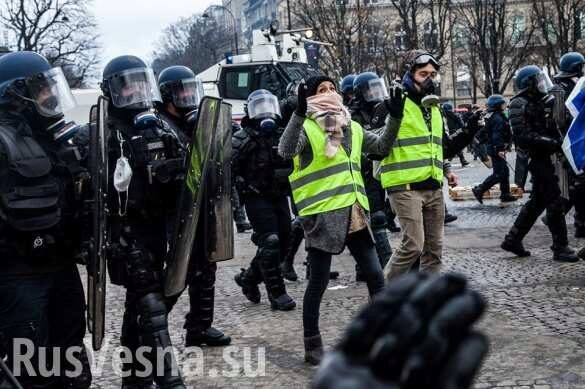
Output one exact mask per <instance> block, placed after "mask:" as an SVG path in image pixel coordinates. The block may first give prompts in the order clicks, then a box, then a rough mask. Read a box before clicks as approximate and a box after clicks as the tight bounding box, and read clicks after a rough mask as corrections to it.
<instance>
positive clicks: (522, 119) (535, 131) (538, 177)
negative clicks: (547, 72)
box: [503, 91, 574, 260]
mask: <svg viewBox="0 0 585 389" xmlns="http://www.w3.org/2000/svg"><path fill="white" fill-rule="evenodd" d="M509 112H510V125H511V127H512V131H513V132H514V137H515V138H516V142H517V144H518V146H519V147H520V148H522V149H523V150H526V151H527V152H528V154H529V156H530V162H529V164H528V170H529V171H530V173H531V174H532V183H533V185H532V193H531V194H530V199H529V200H528V202H526V204H525V205H524V206H523V207H522V210H521V211H520V214H519V215H518V217H517V218H516V221H515V222H514V226H513V227H512V228H511V230H510V232H509V233H508V234H507V235H506V238H505V241H504V244H503V247H504V246H506V247H512V248H513V247H516V248H520V250H516V251H518V253H519V254H521V255H529V253H528V252H523V251H525V250H524V249H523V247H519V246H520V245H521V241H522V239H523V238H524V237H525V236H526V234H528V232H529V231H530V229H531V228H532V226H533V225H534V223H535V222H536V220H537V218H538V216H539V215H540V214H541V213H542V212H543V211H544V210H545V209H546V211H547V215H548V227H549V230H550V232H551V235H552V238H553V246H552V249H553V251H554V253H555V259H556V260H564V255H563V254H564V251H565V250H567V247H568V239H567V225H566V223H565V216H564V212H563V201H562V198H561V191H560V188H559V184H558V178H557V176H556V175H555V170H554V166H553V164H552V161H551V155H552V154H553V153H555V152H558V151H559V150H560V144H561V140H560V137H559V134H558V132H557V129H556V124H555V123H554V121H553V119H552V107H550V103H546V98H543V96H533V95H531V94H529V92H528V91H523V92H521V93H519V94H518V95H516V96H514V97H513V98H512V100H511V101H510V105H509ZM510 251H512V250H510ZM513 252H514V251H513ZM569 257H574V255H569Z"/></svg>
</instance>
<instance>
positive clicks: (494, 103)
mask: <svg viewBox="0 0 585 389" xmlns="http://www.w3.org/2000/svg"><path fill="white" fill-rule="evenodd" d="M506 103H507V101H506V99H505V98H504V96H502V95H491V96H490V97H488V99H487V102H486V105H487V106H488V108H490V109H497V108H500V107H501V106H502V105H503V104H506Z"/></svg>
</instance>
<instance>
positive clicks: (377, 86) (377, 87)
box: [364, 78, 388, 103]
mask: <svg viewBox="0 0 585 389" xmlns="http://www.w3.org/2000/svg"><path fill="white" fill-rule="evenodd" d="M387 97H388V89H386V83H385V82H384V79H382V78H376V79H373V80H370V81H368V88H367V89H366V90H365V91H364V100H366V101H367V102H368V103H379V102H381V101H383V100H384V99H385V98H387Z"/></svg>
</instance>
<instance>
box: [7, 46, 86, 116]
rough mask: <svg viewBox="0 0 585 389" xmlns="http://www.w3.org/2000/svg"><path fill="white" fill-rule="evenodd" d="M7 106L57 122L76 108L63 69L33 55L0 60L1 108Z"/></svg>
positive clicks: (12, 55)
mask: <svg viewBox="0 0 585 389" xmlns="http://www.w3.org/2000/svg"><path fill="white" fill-rule="evenodd" d="M6 104H12V105H16V106H18V105H21V106H22V105H24V106H29V107H33V108H34V110H35V112H36V113H37V114H39V115H41V116H43V117H47V118H54V117H60V116H63V113H64V112H65V111H67V110H69V109H71V108H73V107H74V106H75V99H74V98H73V95H72V94H71V90H70V89H69V84H68V83H67V80H66V79H65V75H64V74H63V71H62V70H61V68H60V67H51V65H50V64H49V62H48V61H47V59H46V58H45V57H43V56H42V55H40V54H37V53H34V52H32V51H17V52H14V53H9V54H5V55H3V56H2V57H0V105H6Z"/></svg>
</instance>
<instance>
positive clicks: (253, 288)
mask: <svg viewBox="0 0 585 389" xmlns="http://www.w3.org/2000/svg"><path fill="white" fill-rule="evenodd" d="M252 272H253V270H252V267H250V268H249V269H248V270H246V269H244V268H242V269H241V272H240V274H236V275H235V277H234V281H236V284H238V286H239V287H240V288H242V293H243V294H244V296H246V298H247V299H248V301H250V302H252V303H254V304H258V303H259V302H260V298H261V295H260V289H259V288H258V282H256V280H255V279H254V278H255V277H253V275H252Z"/></svg>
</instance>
